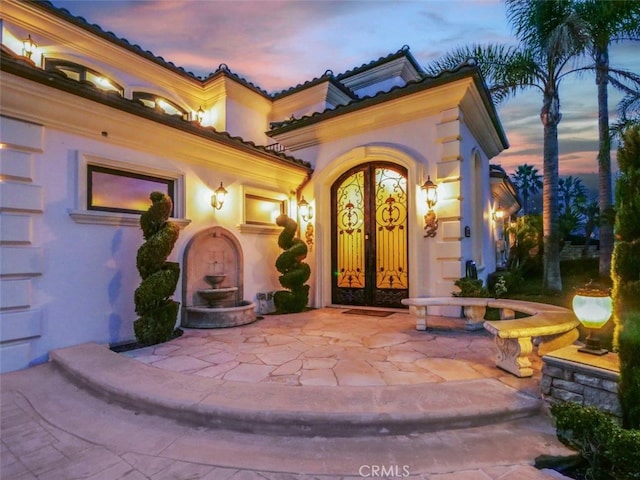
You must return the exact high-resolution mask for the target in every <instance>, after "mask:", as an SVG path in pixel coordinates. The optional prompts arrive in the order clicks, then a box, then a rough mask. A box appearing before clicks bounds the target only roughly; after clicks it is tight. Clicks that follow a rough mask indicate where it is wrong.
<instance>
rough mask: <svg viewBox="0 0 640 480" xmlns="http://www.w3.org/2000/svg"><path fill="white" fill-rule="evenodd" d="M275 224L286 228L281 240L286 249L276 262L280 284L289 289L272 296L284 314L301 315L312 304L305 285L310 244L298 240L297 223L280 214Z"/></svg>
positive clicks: (308, 275)
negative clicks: (309, 303) (306, 260)
mask: <svg viewBox="0 0 640 480" xmlns="http://www.w3.org/2000/svg"><path fill="white" fill-rule="evenodd" d="M276 224H277V225H278V226H280V227H283V228H284V229H283V230H282V232H281V233H280V236H279V237H278V246H279V247H280V248H281V249H283V250H284V253H282V254H281V255H280V256H279V257H278V258H277V260H276V268H277V269H278V271H279V272H280V273H281V274H282V275H280V278H279V280H280V285H282V286H283V287H284V288H287V289H288V290H280V291H278V292H276V293H275V294H274V296H273V303H274V305H275V306H276V310H277V311H278V312H281V313H295V312H301V311H303V310H304V309H305V307H306V306H307V303H308V302H309V285H305V282H306V281H307V280H309V277H310V276H311V268H310V267H309V264H307V263H304V262H303V261H302V260H304V259H305V258H306V256H307V245H306V243H304V242H303V241H302V240H300V239H299V238H295V234H296V230H297V229H298V224H297V223H296V222H295V220H292V219H291V218H289V217H288V216H287V215H280V216H279V217H278V218H277V219H276Z"/></svg>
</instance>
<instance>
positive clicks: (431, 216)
mask: <svg viewBox="0 0 640 480" xmlns="http://www.w3.org/2000/svg"><path fill="white" fill-rule="evenodd" d="M422 190H423V191H424V192H425V193H426V196H427V213H426V214H425V216H424V236H425V237H435V236H436V232H437V231H438V219H437V217H436V212H435V211H434V210H433V207H435V206H436V203H438V187H437V186H436V184H435V183H433V182H432V181H431V176H427V181H426V182H424V184H423V185H422Z"/></svg>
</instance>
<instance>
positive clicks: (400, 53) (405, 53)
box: [336, 45, 424, 81]
mask: <svg viewBox="0 0 640 480" xmlns="http://www.w3.org/2000/svg"><path fill="white" fill-rule="evenodd" d="M400 57H406V58H407V59H408V60H409V61H410V62H411V64H412V65H413V66H414V68H415V69H416V70H417V71H418V72H419V73H420V74H423V73H424V70H423V68H422V67H421V66H420V64H419V63H418V62H417V61H416V59H415V57H414V56H413V55H412V54H411V47H409V45H403V46H402V48H400V49H399V50H397V51H395V52H393V53H390V54H388V55H385V56H383V57H379V58H378V59H377V60H371V61H370V62H368V63H363V64H362V65H360V66H359V67H354V68H351V69H349V70H347V71H345V72H342V73H340V74H338V75H336V78H337V79H338V80H339V81H340V80H342V79H344V78H348V77H351V76H353V75H356V74H358V73H360V72H364V71H366V70H370V69H371V68H374V67H376V66H378V65H382V64H383V63H386V62H390V61H392V60H395V59H396V58H400Z"/></svg>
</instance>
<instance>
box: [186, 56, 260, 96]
mask: <svg viewBox="0 0 640 480" xmlns="http://www.w3.org/2000/svg"><path fill="white" fill-rule="evenodd" d="M220 76H226V77H230V78H231V79H233V80H235V81H237V82H238V83H241V84H243V85H244V86H245V87H247V88H250V89H251V90H255V91H256V92H258V93H260V94H261V95H264V96H265V97H270V95H269V92H267V91H266V90H265V89H263V88H261V87H259V86H258V85H256V84H255V83H253V82H250V81H249V80H247V79H246V78H244V77H241V76H240V75H239V74H237V73H235V72H234V71H232V70H231V69H230V68H229V66H228V65H227V64H226V63H221V64H220V65H218V68H216V69H215V70H214V71H213V72H211V73H209V74H208V75H207V76H205V77H198V78H199V79H200V80H202V83H203V84H204V83H206V82H209V81H212V80H213V79H215V78H217V77H220Z"/></svg>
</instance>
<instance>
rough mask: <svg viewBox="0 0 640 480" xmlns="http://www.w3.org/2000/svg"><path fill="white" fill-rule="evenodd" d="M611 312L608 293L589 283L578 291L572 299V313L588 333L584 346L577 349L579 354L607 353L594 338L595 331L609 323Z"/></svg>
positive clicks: (611, 304)
mask: <svg viewBox="0 0 640 480" xmlns="http://www.w3.org/2000/svg"><path fill="white" fill-rule="evenodd" d="M612 310H613V303H612V301H611V296H610V295H609V292H608V291H605V290H601V289H599V288H597V287H592V286H591V282H589V284H588V285H587V286H586V287H584V288H580V289H578V291H577V293H576V295H575V297H573V313H575V315H576V317H578V320H580V323H582V325H584V327H585V328H586V329H588V331H589V333H588V335H587V338H586V345H585V346H584V347H582V348H579V349H578V351H579V352H583V353H590V354H591V355H604V354H606V353H607V350H605V349H603V348H601V347H600V339H599V338H598V337H597V336H596V334H595V331H596V330H599V329H600V328H602V327H603V326H604V324H605V323H607V322H608V321H609V318H611V312H612Z"/></svg>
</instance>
